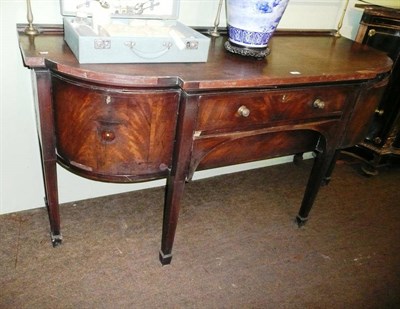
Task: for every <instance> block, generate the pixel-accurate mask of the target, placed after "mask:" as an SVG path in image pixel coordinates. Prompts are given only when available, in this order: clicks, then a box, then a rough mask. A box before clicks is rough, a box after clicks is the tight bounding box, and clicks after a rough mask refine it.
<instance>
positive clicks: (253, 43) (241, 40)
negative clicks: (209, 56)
mask: <svg viewBox="0 0 400 309" xmlns="http://www.w3.org/2000/svg"><path fill="white" fill-rule="evenodd" d="M288 3H289V0H226V11H227V24H228V37H229V43H228V44H226V45H225V47H226V48H227V49H228V50H229V51H231V52H235V53H242V54H243V52H242V51H241V50H243V49H245V50H246V51H245V52H244V53H245V55H248V53H249V51H250V54H249V55H250V56H254V55H253V54H252V52H251V50H254V51H255V53H256V56H257V55H259V53H258V52H261V56H262V55H263V54H262V53H263V51H264V53H266V54H268V53H269V51H267V49H268V41H269V40H270V38H271V37H272V35H273V33H274V32H275V30H276V27H277V26H278V24H279V22H280V20H281V18H282V15H283V13H284V12H285V9H286V7H287V5H288ZM230 43H231V44H230ZM227 45H228V46H227ZM232 48H233V49H234V50H230V49H232ZM238 50H239V52H238ZM264 56H265V55H264Z"/></svg>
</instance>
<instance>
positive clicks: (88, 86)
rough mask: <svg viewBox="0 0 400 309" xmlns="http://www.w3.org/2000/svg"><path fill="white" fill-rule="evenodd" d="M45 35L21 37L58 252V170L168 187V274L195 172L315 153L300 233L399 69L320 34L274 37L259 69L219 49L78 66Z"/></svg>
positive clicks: (218, 42) (164, 252) (219, 43)
mask: <svg viewBox="0 0 400 309" xmlns="http://www.w3.org/2000/svg"><path fill="white" fill-rule="evenodd" d="M23 28H24V27H23V26H20V28H19V29H23ZM41 31H42V32H41V34H40V35H38V36H35V37H33V36H27V35H25V34H24V33H23V31H19V42H20V47H21V52H22V56H23V61H24V64H25V65H26V66H27V67H28V68H30V69H32V71H33V73H34V81H35V84H36V86H35V89H36V91H37V100H36V101H37V115H38V129H39V137H40V143H41V150H42V160H43V171H44V180H45V187H46V198H47V205H48V210H49V217H50V225H51V235H52V242H53V245H55V246H56V245H58V244H59V243H61V231H60V216H59V211H58V195H57V175H56V162H59V163H60V164H62V165H63V166H64V167H65V168H66V169H68V170H70V171H72V172H74V173H77V174H79V175H82V176H84V177H88V178H92V179H95V180H102V181H113V182H132V181H143V180H148V179H154V178H163V177H166V178H167V186H166V195H165V208H164V219H163V231H162V242H161V250H160V260H161V262H162V264H168V263H170V262H171V258H172V246H173V241H174V235H175V230H176V226H177V221H178V216H179V208H180V200H181V197H182V194H183V190H184V186H185V183H186V182H187V181H190V179H191V177H192V175H193V173H194V171H195V170H200V169H208V168H214V167H218V166H225V165H229V164H237V163H242V162H250V161H254V160H259V159H265V158H271V157H277V156H282V155H288V154H296V153H302V152H306V151H315V152H316V153H317V156H316V158H315V162H314V165H313V168H312V171H311V174H310V178H309V181H308V185H307V189H306V191H305V194H304V199H303V202H302V204H301V207H300V211H299V213H298V215H297V218H296V220H297V223H298V224H299V225H303V224H304V223H305V222H306V220H307V218H308V215H309V212H310V210H311V207H312V205H313V202H314V199H315V197H316V195H317V192H318V190H319V187H320V185H321V183H322V182H324V181H326V179H327V178H329V176H330V173H331V171H332V169H333V166H334V161H335V160H334V158H335V155H336V153H337V152H338V150H340V149H342V148H346V147H349V146H352V145H355V144H356V143H358V142H359V141H360V139H362V137H363V136H364V135H365V131H366V129H367V127H368V126H367V125H368V121H369V118H370V115H371V113H372V112H373V111H374V109H375V107H376V104H377V102H378V101H379V99H380V97H381V94H382V92H383V90H384V88H385V85H386V82H387V79H386V77H387V75H388V72H389V71H390V69H391V65H392V62H391V60H390V59H389V58H388V57H386V56H385V55H384V54H383V53H380V52H378V51H374V50H372V49H370V48H368V47H367V46H363V45H361V44H358V43H354V42H352V41H350V40H347V39H344V38H335V37H333V36H331V35H328V36H326V35H321V34H318V33H317V34H316V35H312V36H311V35H304V34H303V35H302V34H301V33H300V34H295V35H294V34H288V33H287V34H286V35H282V36H279V35H277V36H275V37H274V38H273V40H272V42H271V49H272V53H271V55H270V56H268V58H267V59H265V60H262V61H257V60H255V59H252V58H246V57H241V56H238V55H233V54H230V53H228V52H226V51H225V49H224V48H223V44H224V41H225V38H224V37H219V38H213V41H212V44H211V45H212V46H211V48H210V51H209V61H208V62H207V63H197V64H196V63H195V64H188V63H186V64H140V65H135V64H130V65H126V64H121V65H119V64H113V65H107V64H102V65H97V64H90V65H80V64H79V63H78V62H77V61H76V59H75V58H74V56H73V55H72V53H71V51H70V50H69V48H68V47H67V45H66V44H65V43H64V41H63V36H62V32H61V29H57V28H52V29H45V28H43V27H42V28H41ZM266 185H267V184H266Z"/></svg>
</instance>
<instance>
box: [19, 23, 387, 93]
mask: <svg viewBox="0 0 400 309" xmlns="http://www.w3.org/2000/svg"><path fill="white" fill-rule="evenodd" d="M24 26H25V25H17V30H18V37H19V44H20V49H21V53H22V57H23V61H24V64H25V66H26V67H28V68H31V69H40V68H46V67H47V68H50V69H52V70H54V71H56V72H59V73H62V74H69V75H72V76H74V77H76V78H82V79H85V80H88V81H93V82H99V83H104V82H105V83H107V84H109V85H118V86H124V87H177V86H179V87H181V88H182V89H185V90H187V91H190V90H206V89H229V88H236V89H237V88H258V87H274V86H280V85H288V84H292V85H293V84H307V83H325V82H344V81H356V80H368V79H373V78H375V77H376V76H377V75H379V74H382V73H386V72H388V71H390V69H391V66H392V61H391V60H390V58H389V57H387V56H386V55H385V54H384V53H382V52H379V51H377V50H373V49H371V48H369V47H367V46H365V45H361V44H358V43H355V42H353V41H351V40H349V39H346V38H336V37H334V36H327V35H294V34H290V35H289V34H286V35H275V36H274V37H273V38H272V40H271V41H270V48H271V54H270V55H269V56H267V57H266V58H265V59H263V60H256V59H254V58H248V57H243V56H239V55H234V54H231V53H229V52H227V51H226V50H225V49H224V46H223V44H224V42H225V40H226V37H224V36H221V37H218V38H212V41H211V46H210V50H209V57H208V62H206V63H166V64H79V62H78V61H77V60H76V58H75V56H74V55H73V54H72V52H71V50H70V49H69V47H68V45H67V44H66V43H65V41H64V38H63V32H62V26H59V25H57V26H52V27H50V26H48V27H43V26H42V27H41V28H40V30H41V33H40V34H39V35H37V36H29V35H26V34H25V33H24V31H23V29H24Z"/></svg>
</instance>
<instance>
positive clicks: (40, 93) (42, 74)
mask: <svg viewBox="0 0 400 309" xmlns="http://www.w3.org/2000/svg"><path fill="white" fill-rule="evenodd" d="M33 73H34V75H35V76H34V77H35V78H34V79H33V80H34V81H36V87H34V89H37V94H36V98H35V101H36V102H35V103H36V113H37V125H38V132H39V141H40V150H41V157H42V167H43V178H44V185H45V194H46V198H45V201H46V206H47V208H48V213H49V220H50V229H51V242H52V244H53V246H54V247H56V246H58V245H59V244H61V242H62V236H61V232H60V213H59V205H58V189H57V170H56V162H57V158H56V152H55V149H56V148H55V135H54V115H53V105H52V94H51V89H52V88H51V77H50V72H49V71H48V70H45V69H36V70H34V71H33Z"/></svg>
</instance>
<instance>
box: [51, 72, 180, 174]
mask: <svg viewBox="0 0 400 309" xmlns="http://www.w3.org/2000/svg"><path fill="white" fill-rule="evenodd" d="M52 84H53V102H54V103H53V106H54V117H55V135H56V148H57V154H58V156H59V158H60V160H61V161H62V162H63V163H64V165H65V166H66V167H68V168H69V169H71V170H74V172H76V173H79V174H82V175H85V176H86V177H90V178H93V179H97V180H112V181H116V182H132V181H134V180H145V179H146V180H148V179H152V178H160V177H166V176H167V170H168V168H171V163H172V151H173V141H174V138H175V127H176V114H177V112H178V102H179V91H178V90H177V89H171V90H151V91H149V90H146V91H144V90H138V89H120V88H113V87H110V86H107V87H105V86H99V85H94V84H90V83H85V82H81V81H76V80H71V79H68V78H66V77H62V76H59V75H56V74H53V75H52Z"/></svg>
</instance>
